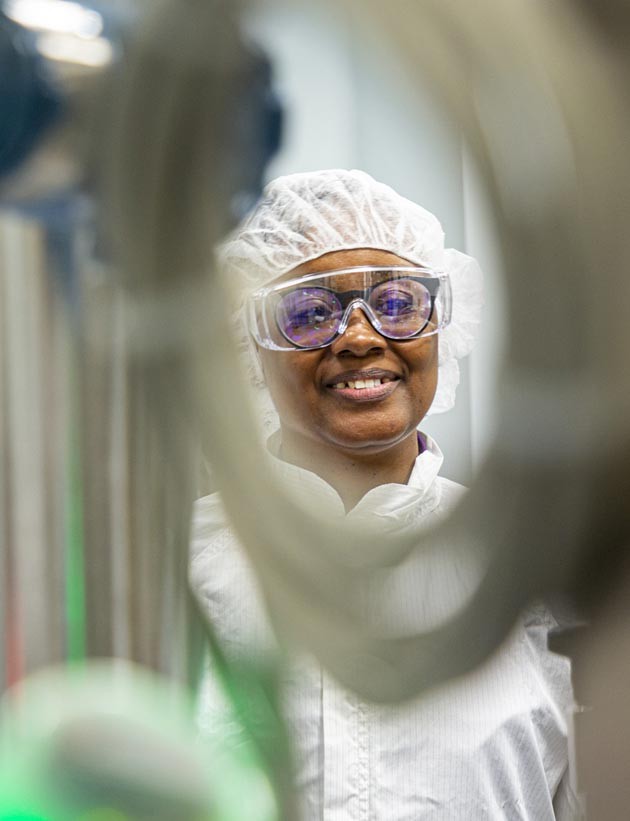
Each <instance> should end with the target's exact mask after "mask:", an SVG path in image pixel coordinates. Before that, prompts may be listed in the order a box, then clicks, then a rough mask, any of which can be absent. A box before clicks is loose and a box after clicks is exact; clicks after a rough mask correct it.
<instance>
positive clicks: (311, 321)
mask: <svg viewBox="0 0 630 821" xmlns="http://www.w3.org/2000/svg"><path fill="white" fill-rule="evenodd" d="M329 318H330V308H329V307H328V306H327V305H322V304H313V305H304V306H302V307H300V308H299V309H298V310H295V311H293V312H292V314H291V317H290V320H291V324H292V325H318V324H320V323H322V322H326V320H328V319H329Z"/></svg>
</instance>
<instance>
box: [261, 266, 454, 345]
mask: <svg viewBox="0 0 630 821" xmlns="http://www.w3.org/2000/svg"><path fill="white" fill-rule="evenodd" d="M378 272H382V273H383V274H390V275H391V274H394V276H390V277H387V276H384V277H383V279H381V280H379V281H378V282H374V283H372V284H371V285H369V286H367V287H364V288H358V289H357V288H353V289H348V290H347V291H336V290H334V289H332V288H328V287H326V286H324V285H320V286H319V287H320V288H321V290H325V291H329V292H331V293H333V294H334V295H335V297H336V299H337V300H338V301H339V302H340V303H341V307H342V309H343V314H342V316H341V320H340V322H339V326H338V328H337V330H336V331H335V333H334V336H332V337H331V339H329V340H328V341H326V342H323V343H320V344H317V345H300V344H298V343H296V342H295V341H294V340H292V339H290V338H289V337H288V336H287V334H286V333H285V331H284V330H283V328H282V324H281V323H280V322H279V321H278V318H277V310H278V308H279V306H280V302H279V301H278V302H277V303H276V305H275V307H274V308H273V309H271V310H268V309H266V304H267V303H268V302H269V301H273V297H274V296H275V295H276V294H278V293H283V292H286V293H287V294H289V293H291V291H292V290H297V289H298V288H304V287H312V285H313V283H315V282H317V281H319V282H321V281H322V280H326V279H329V278H330V277H336V276H341V275H343V274H361V273H366V274H369V275H371V274H376V273H378ZM412 274H413V275H415V276H412ZM405 279H409V280H412V281H415V282H421V283H422V284H423V285H424V286H425V288H426V289H427V291H428V292H429V297H430V300H431V311H430V313H429V316H428V317H427V320H426V322H425V324H424V325H423V327H422V328H420V329H419V330H418V331H415V332H414V333H412V334H410V335H409V336H402V337H400V336H393V335H391V334H389V333H387V331H385V330H383V324H382V322H381V321H380V320H379V318H378V317H377V315H376V313H375V312H374V309H373V308H372V306H370V304H369V303H368V301H367V299H368V298H369V296H370V294H371V292H372V291H373V290H374V289H375V288H376V287H378V286H379V285H381V284H383V283H385V282H388V281H397V280H405ZM438 302H439V308H440V315H439V320H438V322H437V323H436V324H435V325H433V326H431V329H430V330H429V331H428V332H427V331H426V328H427V326H429V323H430V322H431V318H432V317H433V315H434V313H435V311H436V308H437V305H438ZM355 308H360V309H361V310H362V311H363V313H364V315H365V316H367V318H368V321H369V322H370V324H371V325H372V327H373V328H374V330H375V331H376V332H377V333H379V334H380V335H381V336H383V337H384V338H385V339H388V340H392V341H394V342H407V341H412V340H414V339H418V338H420V337H424V336H432V335H433V334H436V333H438V332H439V331H441V330H443V329H444V328H445V327H446V326H447V325H448V324H449V323H450V321H451V313H452V293H451V284H450V278H449V276H448V274H447V273H445V272H444V271H439V270H436V269H434V268H426V267H423V266H419V265H413V266H412V265H409V266H406V265H405V266H398V265H358V266H354V267H351V268H339V269H336V270H333V271H322V272H319V273H313V274H306V275H304V276H301V277H295V278H294V279H288V280H285V281H283V282H276V283H275V284H273V285H268V286H265V287H263V288H259V289H258V290H256V291H254V292H253V293H252V294H250V296H249V298H248V301H247V314H246V316H247V326H248V330H249V332H250V334H251V336H252V337H253V339H254V341H255V342H256V343H257V344H258V345H259V346H260V347H262V348H266V349H267V350H276V351H311V350H317V349H319V348H327V347H328V346H329V345H332V343H333V342H334V341H335V339H337V338H338V337H340V336H341V335H343V334H344V333H345V331H346V330H347V328H348V324H349V322H350V317H351V315H352V313H353V311H354V310H355ZM278 335H280V337H281V341H278ZM285 343H286V344H285Z"/></svg>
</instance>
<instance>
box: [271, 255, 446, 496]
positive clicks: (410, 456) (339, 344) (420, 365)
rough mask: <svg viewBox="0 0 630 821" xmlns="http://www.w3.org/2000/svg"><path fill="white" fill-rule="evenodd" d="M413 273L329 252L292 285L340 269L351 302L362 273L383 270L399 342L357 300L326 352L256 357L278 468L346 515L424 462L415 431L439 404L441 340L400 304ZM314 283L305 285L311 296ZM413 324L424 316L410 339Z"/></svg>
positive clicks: (392, 260) (386, 262) (384, 260)
mask: <svg viewBox="0 0 630 821" xmlns="http://www.w3.org/2000/svg"><path fill="white" fill-rule="evenodd" d="M409 264H410V263H409V261H408V260H405V259H402V258H400V257H398V256H396V255H395V254H392V253H390V252H387V251H379V250H374V249H368V248H366V249H355V250H348V251H333V252H330V253H328V254H324V255H322V256H321V257H318V258H317V259H315V260H312V261H310V262H308V263H305V264H304V265H301V266H298V268H296V269H294V270H293V271H292V272H291V277H292V278H293V277H296V276H303V277H309V276H310V275H313V274H324V273H325V274H331V273H332V272H335V271H339V270H340V269H341V272H340V273H339V274H338V275H337V276H338V277H340V278H342V280H343V281H344V283H345V284H344V285H342V287H343V288H344V289H346V292H347V290H351V291H352V292H353V296H354V292H359V293H360V292H361V289H357V288H356V287H355V286H356V285H357V284H359V281H360V280H362V279H363V278H364V274H363V272H364V271H365V270H366V268H369V267H373V266H382V267H378V268H377V269H376V270H375V271H373V272H372V273H374V274H375V275H376V281H377V283H378V284H377V285H376V287H378V288H383V286H384V285H388V286H389V287H390V289H391V288H392V287H393V286H396V288H397V289H398V290H397V291H392V294H393V295H395V296H396V299H397V301H393V302H392V298H391V294H390V297H388V300H389V302H388V303H387V304H386V306H385V308H386V309H387V310H389V311H390V312H392V313H394V314H400V313H401V311H406V313H404V314H403V316H404V317H405V337H406V338H404V339H403V340H396V339H392V338H388V337H387V336H385V335H383V333H382V330H381V332H379V331H378V330H377V327H376V322H375V321H373V319H372V316H373V315H374V314H373V313H372V312H371V311H369V305H370V303H369V302H368V303H367V304H366V302H365V301H364V300H356V301H353V302H351V303H350V304H349V306H348V308H346V311H348V312H349V315H348V318H347V321H345V322H343V324H341V319H342V317H341V316H339V317H338V320H339V330H338V331H337V334H336V336H335V337H334V338H332V339H330V340H329V341H328V342H327V343H326V345H325V347H321V346H318V347H316V348H314V349H312V350H304V349H303V348H295V347H294V350H292V351H277V350H268V349H265V348H263V349H261V352H260V356H261V360H262V367H263V372H264V375H265V382H266V384H267V387H268V389H269V392H270V394H271V397H272V400H273V403H274V405H275V407H276V409H277V411H278V415H279V417H280V431H281V439H282V458H283V459H285V460H286V461H288V462H292V463H293V464H296V465H299V466H301V467H304V468H307V469H309V470H311V471H313V472H314V473H316V474H317V475H318V476H321V477H322V478H324V479H326V480H327V481H328V482H329V484H331V485H332V487H334V488H335V489H336V490H337V492H338V493H339V495H340V496H341V498H342V499H343V500H344V503H345V505H346V508H348V509H349V508H352V507H354V505H355V504H356V503H357V502H358V501H359V499H361V498H362V497H363V496H364V495H365V493H366V492H367V491H368V490H370V488H371V487H374V486H376V485H378V484H387V483H390V482H398V483H400V484H406V482H407V480H408V478H409V475H410V473H411V470H412V467H413V464H414V462H415V460H416V457H417V456H418V438H417V435H416V429H417V427H418V425H419V424H420V422H421V421H422V419H423V418H424V417H425V415H426V413H427V411H428V410H429V408H430V406H431V403H432V401H433V398H434V396H435V391H436V387H437V374H438V354H437V351H438V345H437V336H436V335H435V334H427V335H425V334H423V333H422V331H423V330H424V329H426V317H424V316H423V310H422V309H423V306H424V303H423V302H422V301H421V302H420V305H419V306H414V305H413V303H412V304H411V306H409V305H407V304H406V302H403V304H402V306H400V305H399V304H398V303H399V302H400V300H401V296H403V295H404V293H405V292H404V291H401V289H402V288H405V287H407V285H408V283H410V282H411V284H412V285H413V284H414V283H413V282H412V281H411V280H409V278H408V276H404V274H407V275H408V274H409V273H410V271H409ZM397 267H402V268H403V269H404V268H405V267H406V268H407V270H400V268H399V269H398V270H397ZM344 269H345V270H344ZM348 269H350V270H348ZM412 271H413V269H412ZM422 272H423V269H418V270H417V271H414V273H416V274H419V273H422ZM425 273H428V272H425ZM392 275H394V278H392ZM434 276H435V275H434ZM315 281H316V279H310V278H308V279H307V280H306V282H308V284H309V292H308V294H309V296H310V295H311V294H312V291H313V289H312V286H313V283H314V282H315ZM407 290H409V289H408V288H407ZM423 290H425V289H423ZM425 292H426V290H425ZM294 293H295V292H294ZM329 293H333V294H334V293H335V292H332V291H331V292H329ZM427 293H428V292H427ZM373 294H374V291H372V294H370V296H372V295H373ZM429 304H430V303H429ZM333 313H334V312H333ZM338 313H340V312H338ZM409 315H411V316H416V315H419V316H417V317H416V319H417V321H416V322H415V326H416V327H415V333H413V334H411V333H409V331H408V329H407V326H408V324H409V321H410V320H409V318H408V317H409ZM380 316H381V317H382V316H383V313H382V312H381V314H380ZM394 318H395V317H394ZM318 319H320V321H321V317H319V318H318ZM311 324H312V322H311ZM344 326H345V330H344V331H343V332H342V333H341V332H340V331H341V329H342V328H343V327H344ZM329 335H330V334H329Z"/></svg>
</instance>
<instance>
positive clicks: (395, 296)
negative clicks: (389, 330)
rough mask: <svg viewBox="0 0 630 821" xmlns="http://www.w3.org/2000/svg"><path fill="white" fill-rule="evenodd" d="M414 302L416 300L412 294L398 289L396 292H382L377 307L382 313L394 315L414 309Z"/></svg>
mask: <svg viewBox="0 0 630 821" xmlns="http://www.w3.org/2000/svg"><path fill="white" fill-rule="evenodd" d="M414 303H415V300H414V298H413V296H412V295H411V294H405V293H401V292H399V291H398V292H395V293H386V294H380V295H379V297H378V299H377V302H376V306H375V307H376V309H377V310H378V311H380V313H383V314H388V315H394V314H400V313H405V312H407V311H410V310H413V309H414Z"/></svg>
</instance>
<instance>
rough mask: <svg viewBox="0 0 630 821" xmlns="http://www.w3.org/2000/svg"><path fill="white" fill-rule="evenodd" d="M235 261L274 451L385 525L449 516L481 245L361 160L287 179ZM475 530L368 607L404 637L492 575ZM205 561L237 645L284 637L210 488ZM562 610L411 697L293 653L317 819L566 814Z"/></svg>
mask: <svg viewBox="0 0 630 821" xmlns="http://www.w3.org/2000/svg"><path fill="white" fill-rule="evenodd" d="M221 259H222V263H223V267H224V269H225V273H226V274H227V276H228V277H230V278H231V280H232V281H233V282H234V284H235V287H236V288H237V289H238V290H240V292H241V301H242V302H243V303H244V304H243V305H242V309H241V310H240V311H239V315H238V323H239V327H240V328H242V331H243V339H242V343H243V349H244V351H245V355H246V358H247V360H248V363H249V365H250V370H251V373H252V376H253V378H254V382H255V383H256V384H257V385H258V387H259V389H260V390H261V391H262V392H263V393H264V394H266V395H268V396H270V398H271V401H272V402H273V405H274V407H275V412H276V414H277V415H276V420H277V424H276V427H277V430H276V432H275V433H274V434H273V435H272V436H271V437H270V439H269V441H268V450H269V454H270V455H269V468H270V470H273V471H274V472H275V473H276V474H278V475H280V476H281V477H282V478H284V479H286V480H287V481H289V482H291V483H292V484H293V485H295V486H298V487H299V488H300V489H301V491H302V492H303V493H304V494H306V496H307V497H308V498H309V500H310V502H311V503H312V504H314V505H315V506H316V507H317V508H319V510H320V512H321V515H322V516H323V517H325V518H326V519H331V518H334V517H335V516H340V517H345V518H346V519H348V520H349V521H356V522H357V523H361V524H362V525H367V526H368V527H370V528H373V529H374V530H375V531H378V532H382V534H383V540H384V542H386V541H387V538H388V534H394V533H396V532H397V531H400V530H401V529H403V528H409V527H415V528H423V527H427V526H430V525H433V524H436V523H438V522H439V521H440V519H442V518H443V517H444V516H446V515H447V514H448V513H449V511H450V510H451V509H452V507H453V506H454V504H455V503H456V501H457V500H458V499H459V498H461V496H462V493H463V488H462V487H461V486H460V485H457V484H456V483H455V482H452V481H449V480H448V479H446V478H443V477H441V476H440V475H439V471H440V468H441V465H442V453H441V451H440V449H439V447H438V446H437V444H436V443H435V442H434V441H433V440H432V439H431V438H430V437H429V436H427V435H426V434H424V433H421V432H420V431H419V426H420V425H422V422H423V420H424V418H425V417H426V416H427V414H429V413H432V412H440V411H444V410H448V409H449V408H450V407H451V406H452V405H453V402H454V399H455V389H456V386H457V383H458V374H459V371H458V365H457V359H458V358H460V357H462V356H465V355H467V354H468V353H469V352H470V350H471V348H472V345H473V342H474V338H475V333H476V330H477V327H478V325H479V321H480V308H481V302H482V298H481V275H480V272H479V269H478V266H477V264H476V263H475V261H474V260H473V259H471V258H470V257H468V256H466V255H465V254H462V253H460V252H458V251H455V250H452V249H445V248H444V237H443V233H442V229H441V227H440V224H439V222H438V221H437V220H436V219H435V217H434V216H433V215H432V214H430V213H429V212H427V211H425V210H424V209H423V208H421V207H420V206H419V205H416V204H414V203H412V202H410V201H408V200H406V199H404V198H403V197H400V196H399V195H398V194H397V193H396V192H394V191H393V190H392V189H391V188H389V187H388V186H386V185H383V184H381V183H377V182H376V181H375V180H373V179H372V178H371V177H369V176H368V175H367V174H364V173H362V172H360V171H321V172H315V173H308V174H295V175H291V176H288V177H282V178H280V179H278V180H276V181H274V182H273V183H271V184H270V185H269V186H268V187H267V188H266V190H265V193H264V196H263V199H262V201H261V202H260V203H259V205H258V207H257V208H256V210H255V211H254V212H253V213H252V214H251V215H250V217H249V218H248V219H247V220H246V221H245V222H244V223H243V225H241V226H240V227H239V228H238V229H237V231H236V232H235V234H234V235H233V236H232V237H230V238H229V239H228V241H227V242H226V243H225V244H224V246H223V248H222V250H221ZM259 366H260V367H259ZM472 539H473V534H471V540H472ZM470 547H471V543H470V541H467V542H466V543H465V544H462V545H450V544H449V545H444V550H443V551H438V553H439V555H437V554H436V555H432V556H428V555H422V554H420V555H414V556H413V557H409V560H408V561H403V562H402V563H401V564H400V565H399V566H397V567H395V568H393V569H392V570H391V572H389V573H386V572H385V571H384V572H383V577H382V579H381V580H380V581H382V584H380V583H379V584H378V585H376V584H375V585H373V587H371V588H370V590H369V592H368V593H367V594H366V597H365V618H366V621H367V622H369V623H370V624H373V625H376V629H377V631H378V632H382V634H383V635H391V633H392V631H394V633H395V635H396V636H401V637H403V638H404V636H405V635H406V634H408V633H409V631H411V632H416V631H419V630H422V629H429V628H430V627H431V626H432V625H434V624H436V623H439V622H440V621H443V620H444V619H445V618H448V615H449V614H450V613H452V611H453V608H454V607H456V606H457V602H458V601H461V598H462V596H463V595H465V594H466V592H467V586H468V587H470V586H474V579H473V578H472V575H471V552H472V551H471V550H470ZM296 550H299V545H296ZM191 579H192V584H193V587H194V589H195V591H196V593H197V595H198V597H199V600H200V602H201V605H202V607H203V609H204V611H205V612H206V613H207V614H208V616H209V618H210V620H211V621H212V623H213V625H214V627H215V629H216V631H217V633H218V635H219V637H220V638H221V640H222V644H223V645H224V647H225V649H226V651H227V652H228V653H230V654H233V655H234V656H235V657H237V658H240V657H243V656H246V657H250V658H251V656H252V655H255V656H260V654H263V655H264V654H265V653H267V652H270V653H273V652H274V648H276V646H277V645H276V640H275V638H274V634H273V631H272V628H271V626H270V624H269V621H268V619H267V617H266V615H265V610H264V606H263V603H262V602H261V599H260V594H259V592H258V589H257V586H256V582H255V579H254V578H253V575H252V572H251V569H250V567H249V565H248V563H247V561H246V559H245V556H244V554H243V552H242V551H241V549H240V546H239V545H238V543H237V541H236V539H235V537H234V535H233V534H232V531H231V529H230V527H229V523H228V522H227V520H226V517H225V514H224V512H223V509H222V506H221V502H220V498H219V497H218V495H217V494H214V495H212V496H208V497H205V498H203V499H200V500H199V501H198V502H197V505H196V511H195V522H194V538H193V546H192V563H191ZM305 606H306V603H305ZM555 625H556V622H555V620H554V618H553V617H552V616H551V614H550V613H549V612H547V611H546V610H545V609H544V608H543V607H537V608H534V609H532V610H531V611H529V612H527V613H526V614H524V616H523V618H522V620H521V622H520V623H519V624H518V626H517V628H516V629H515V631H514V633H513V635H512V637H511V638H510V640H509V641H508V642H507V643H506V646H505V647H504V648H503V649H502V650H501V651H500V652H499V653H497V654H496V655H495V657H494V658H493V659H491V660H490V661H489V662H488V663H487V664H486V665H484V667H483V668H482V669H480V670H478V671H476V672H475V673H473V674H472V675H470V676H469V677H467V678H464V679H462V680H461V681H458V682H455V683H454V684H449V685H448V686H446V687H445V688H444V689H443V690H442V691H440V692H439V693H437V694H431V695H428V696H425V697H424V698H423V699H416V700H414V701H411V702H409V703H406V704H404V705H399V706H396V707H387V706H378V705H374V704H368V703H366V702H364V701H362V700H361V699H360V698H358V697H357V696H356V695H353V694H351V693H347V692H344V691H343V690H342V688H341V687H340V686H339V685H338V684H336V683H335V682H334V681H332V680H331V679H330V678H329V676H328V675H327V674H326V673H325V672H324V671H321V670H320V669H319V666H318V664H317V663H316V662H315V661H314V660H313V659H310V658H304V657H302V656H300V655H299V654H297V653H296V654H294V656H292V658H291V662H290V668H289V670H288V674H287V676H286V680H285V683H284V690H283V701H284V707H285V711H286V716H287V720H288V722H289V726H290V728H291V729H292V731H293V735H294V742H295V753H296V783H297V786H298V788H299V793H300V797H301V803H302V808H303V818H304V819H308V821H310V820H311V819H312V820H313V821H315V819H320V821H321V819H324V821H333V819H334V821H345V819H348V821H350V819H352V820H353V821H370V820H372V821H403V819H414V821H415V819H420V818H434V819H439V820H440V821H442V820H443V819H451V820H453V819H461V821H464V820H465V821H470V819H477V818H489V819H497V821H498V819H501V821H504V820H505V819H531V821H551V819H554V818H561V817H563V815H562V813H563V812H564V811H565V809H566V807H567V802H568V798H569V796H570V793H569V791H568V783H567V778H566V770H567V757H568V754H567V740H566V737H567V726H566V715H567V712H568V710H569V708H570V706H571V704H572V695H571V686H570V671H569V665H568V662H567V661H566V660H565V659H562V658H560V657H558V656H554V655H553V654H551V653H549V651H548V650H547V633H548V631H549V629H550V628H552V627H553V626H555ZM473 640H474V639H473ZM206 692H207V696H206V701H205V702H204V705H203V707H202V717H203V721H204V723H205V724H210V725H212V724H213V723H215V722H216V721H221V717H220V713H221V707H220V701H219V700H218V698H217V695H216V692H215V691H214V690H213V687H212V676H209V677H208V688H207V691H206Z"/></svg>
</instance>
